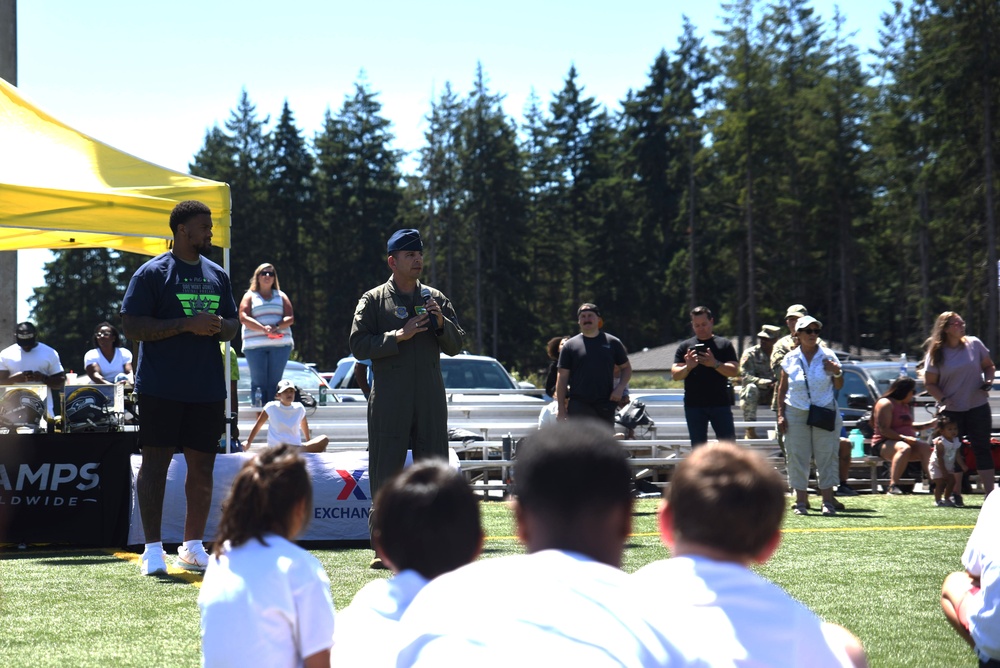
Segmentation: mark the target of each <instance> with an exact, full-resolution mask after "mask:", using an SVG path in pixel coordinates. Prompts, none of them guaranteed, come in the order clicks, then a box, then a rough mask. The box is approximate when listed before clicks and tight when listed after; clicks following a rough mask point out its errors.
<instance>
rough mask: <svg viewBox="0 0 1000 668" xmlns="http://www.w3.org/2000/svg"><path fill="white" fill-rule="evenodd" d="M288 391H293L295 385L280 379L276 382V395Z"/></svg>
mask: <svg viewBox="0 0 1000 668" xmlns="http://www.w3.org/2000/svg"><path fill="white" fill-rule="evenodd" d="M288 389H292V390H294V389H295V383H293V382H292V381H290V380H288V379H287V378H282V379H281V380H279V381H278V392H277V393H278V394H281V393H282V392H284V391H285V390H288Z"/></svg>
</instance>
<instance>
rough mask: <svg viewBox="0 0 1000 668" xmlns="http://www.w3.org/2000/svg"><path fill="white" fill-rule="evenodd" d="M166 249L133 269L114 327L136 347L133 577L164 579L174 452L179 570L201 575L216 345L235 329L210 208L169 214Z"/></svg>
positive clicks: (219, 366) (220, 399) (220, 414)
mask: <svg viewBox="0 0 1000 668" xmlns="http://www.w3.org/2000/svg"><path fill="white" fill-rule="evenodd" d="M170 230H171V231H172V232H173V234H174V243H173V248H172V249H171V250H170V251H169V252H167V253H163V254H162V255H158V256H157V257H155V258H153V259H152V260H150V261H149V262H147V263H146V264H144V265H142V266H141V267H139V269H138V270H137V271H136V272H135V275H134V276H132V280H131V281H130V282H129V285H128V290H126V292H125V299H124V301H123V302H122V310H121V313H122V329H123V331H124V333H125V336H127V337H128V338H130V339H133V340H136V341H140V344H139V364H138V372H137V373H136V375H135V390H136V392H137V393H138V395H139V445H140V446H141V448H142V465H141V466H140V468H139V475H138V477H137V479H136V491H137V494H138V497H139V514H140V517H141V518H142V528H143V532H144V533H145V536H146V548H145V551H144V552H143V554H142V557H141V559H140V562H139V570H140V573H142V574H143V575H153V574H156V573H165V572H166V570H167V567H166V563H165V562H164V559H163V555H164V553H163V545H162V543H161V541H160V530H161V521H162V517H163V495H164V489H165V487H166V481H167V469H168V467H169V466H170V461H171V458H172V457H173V454H174V450H175V449H176V448H178V447H180V448H182V449H183V451H184V460H185V462H186V464H187V480H186V481H185V485H184V491H185V495H186V498H187V511H186V514H185V517H184V544H183V545H181V546H180V547H179V548H178V549H177V555H178V560H177V563H178V565H179V566H180V567H181V568H184V569H186V570H192V571H204V570H205V567H206V566H207V565H208V554H207V553H206V552H205V548H204V546H203V545H202V538H203V537H204V534H205V524H206V523H207V521H208V512H209V508H210V506H211V503H212V477H213V470H214V467H215V453H216V448H217V446H218V443H219V436H220V435H221V434H222V432H223V430H224V428H225V415H226V383H227V379H226V377H225V373H224V370H223V357H222V356H221V355H219V343H218V342H219V341H230V340H232V338H233V337H234V336H235V335H236V332H237V331H238V329H239V319H238V317H237V311H236V302H235V301H234V300H233V290H232V286H231V284H230V282H229V276H228V275H227V274H226V272H225V270H224V269H223V268H222V267H220V266H219V265H217V264H216V263H214V262H212V261H211V260H209V259H208V258H207V257H205V256H207V255H208V254H209V252H211V250H212V211H211V209H209V208H208V207H207V206H205V205H204V204H202V203H201V202H195V201H185V202H181V203H180V204H178V205H177V206H176V207H174V210H173V211H172V212H171V213H170Z"/></svg>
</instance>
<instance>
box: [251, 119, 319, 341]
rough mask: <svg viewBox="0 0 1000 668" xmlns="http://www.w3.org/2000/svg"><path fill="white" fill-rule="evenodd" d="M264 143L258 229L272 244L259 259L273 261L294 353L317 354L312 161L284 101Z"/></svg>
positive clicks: (317, 237)
mask: <svg viewBox="0 0 1000 668" xmlns="http://www.w3.org/2000/svg"><path fill="white" fill-rule="evenodd" d="M267 149H268V158H267V164H268V165H269V167H270V169H269V171H268V173H267V174H266V175H265V176H266V177H267V208H268V211H267V213H268V216H267V217H268V227H267V228H266V231H264V230H262V234H266V235H267V236H269V237H270V244H269V246H270V249H271V250H270V254H269V255H262V256H261V260H260V262H272V263H273V264H274V265H275V269H277V270H278V272H279V275H280V276H281V286H282V290H283V291H284V292H285V293H286V294H288V295H289V298H290V300H291V301H292V306H293V308H294V312H295V327H294V330H293V331H294V335H295V347H296V353H297V355H298V356H299V357H300V358H301V359H306V360H314V359H318V356H317V353H318V352H319V351H318V350H317V346H318V342H320V341H323V340H324V339H325V338H326V327H327V322H326V319H325V318H323V317H321V315H320V312H319V310H318V309H317V308H316V304H317V301H316V299H317V294H316V293H317V291H318V286H317V284H316V280H315V276H314V274H313V273H312V271H310V267H311V266H312V262H313V261H315V259H316V257H315V254H314V253H313V252H311V251H310V249H311V248H312V247H313V246H314V241H315V240H318V239H320V238H321V235H320V234H319V233H318V230H317V229H316V223H317V221H316V206H315V200H316V196H315V192H314V189H313V181H312V173H313V169H314V164H313V157H312V154H311V153H309V151H308V150H307V148H306V143H305V140H304V139H303V138H302V134H301V132H300V131H299V129H298V128H297V127H296V126H295V119H294V116H293V115H292V112H291V109H289V106H288V102H287V101H286V102H285V104H284V106H283V107H282V110H281V117H280V118H279V120H278V124H277V125H276V126H275V128H274V131H273V132H272V133H271V134H270V137H269V138H268V144H267ZM258 264H259V263H258ZM334 361H335V360H334Z"/></svg>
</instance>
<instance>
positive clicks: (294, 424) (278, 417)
mask: <svg viewBox="0 0 1000 668" xmlns="http://www.w3.org/2000/svg"><path fill="white" fill-rule="evenodd" d="M275 399H276V400H275V401H269V402H267V403H266V404H264V409H263V410H262V411H261V413H260V415H258V416H257V422H255V423H254V425H253V429H251V430H250V436H249V437H248V438H247V442H246V447H247V448H249V447H250V444H251V443H253V439H254V438H256V437H257V432H259V431H260V430H261V427H263V426H264V423H265V422H268V421H270V424H268V426H267V446H268V447H269V448H273V447H275V446H277V445H280V444H282V443H287V444H288V445H294V446H298V447H301V448H302V449H303V450H305V451H306V452H323V451H325V450H326V446H327V444H328V443H329V442H330V439H329V437H327V436H326V435H325V434H321V435H319V436H316V437H315V438H313V437H311V436H310V434H309V421H308V420H307V419H306V408H305V406H303V405H302V404H301V403H299V402H298V401H295V385H294V384H292V381H290V380H279V381H278V392H277V394H275ZM300 429H301V431H300ZM303 434H304V435H305V437H306V438H305V440H304V441H303V440H302V436H303Z"/></svg>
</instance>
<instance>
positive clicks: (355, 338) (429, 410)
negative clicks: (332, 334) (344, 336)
mask: <svg viewBox="0 0 1000 668" xmlns="http://www.w3.org/2000/svg"><path fill="white" fill-rule="evenodd" d="M423 249H424V246H423V243H422V242H421V240H420V233H419V232H418V231H417V230H399V231H397V232H396V233H395V234H393V235H392V236H391V237H390V238H389V243H388V245H387V247H386V252H387V253H388V258H387V259H386V261H387V262H388V264H389V269H390V270H391V271H392V276H390V277H389V280H388V281H386V282H385V283H384V284H382V285H380V286H378V287H376V288H373V289H371V290H369V291H368V292H366V293H365V294H364V295H362V296H361V299H360V300H359V301H358V306H357V308H356V309H355V311H354V322H353V324H352V326H351V339H350V343H351V353H352V354H353V355H354V357H356V358H357V359H370V360H371V361H372V372H373V374H374V383H373V384H372V391H371V396H370V397H369V399H368V482H369V487H370V490H371V496H372V498H373V499H374V498H375V495H376V494H377V493H378V490H379V489H380V488H381V487H382V485H383V484H385V482H386V481H387V480H388V479H389V478H390V477H392V476H393V475H394V474H395V473H397V472H399V471H400V470H401V469H402V468H403V463H404V462H405V461H406V451H407V449H409V448H411V447H412V449H413V458H414V459H420V458H427V457H440V458H443V459H447V457H448V405H447V401H446V399H445V392H444V380H443V379H442V378H441V363H440V357H441V355H440V354H441V353H442V352H444V353H445V354H447V355H455V354H457V353H459V352H461V351H462V336H463V335H464V334H465V332H463V331H462V328H461V327H459V325H458V318H457V317H456V315H455V309H454V308H452V305H451V302H450V301H449V300H448V298H447V297H445V296H444V294H443V293H442V292H441V291H440V290H435V289H434V288H432V287H429V286H426V285H423V284H421V283H420V281H419V280H417V279H418V278H419V277H420V272H421V271H422V270H423V264H424V254H423ZM370 529H371V516H370V515H369V530H370ZM381 567H382V564H381V561H380V560H379V559H378V557H377V556H376V558H375V560H374V561H373V562H372V568H381Z"/></svg>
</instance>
